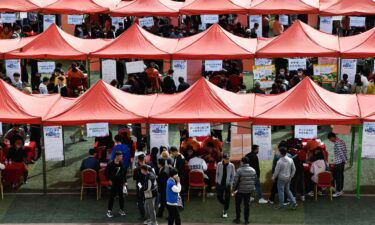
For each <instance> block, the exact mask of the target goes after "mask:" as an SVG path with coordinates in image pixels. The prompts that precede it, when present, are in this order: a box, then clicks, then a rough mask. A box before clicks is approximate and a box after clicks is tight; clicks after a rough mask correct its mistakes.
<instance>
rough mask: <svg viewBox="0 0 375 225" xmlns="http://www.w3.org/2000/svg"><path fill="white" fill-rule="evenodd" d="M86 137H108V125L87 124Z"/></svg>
mask: <svg viewBox="0 0 375 225" xmlns="http://www.w3.org/2000/svg"><path fill="white" fill-rule="evenodd" d="M86 127H87V137H106V136H108V135H109V127H108V123H88V124H86Z"/></svg>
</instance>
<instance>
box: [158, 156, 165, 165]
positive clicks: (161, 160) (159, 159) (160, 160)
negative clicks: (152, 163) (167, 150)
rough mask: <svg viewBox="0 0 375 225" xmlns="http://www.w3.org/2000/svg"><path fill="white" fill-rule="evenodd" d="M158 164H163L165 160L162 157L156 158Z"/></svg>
mask: <svg viewBox="0 0 375 225" xmlns="http://www.w3.org/2000/svg"><path fill="white" fill-rule="evenodd" d="M158 164H159V165H160V166H165V160H164V159H163V158H158Z"/></svg>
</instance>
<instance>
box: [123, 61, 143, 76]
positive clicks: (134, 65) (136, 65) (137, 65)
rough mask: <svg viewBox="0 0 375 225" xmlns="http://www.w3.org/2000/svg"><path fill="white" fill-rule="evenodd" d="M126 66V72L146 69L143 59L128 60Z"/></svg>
mask: <svg viewBox="0 0 375 225" xmlns="http://www.w3.org/2000/svg"><path fill="white" fill-rule="evenodd" d="M125 66H126V72H127V73H128V74H131V73H142V72H144V71H145V64H144V62H143V61H142V60H141V61H135V62H127V63H125Z"/></svg>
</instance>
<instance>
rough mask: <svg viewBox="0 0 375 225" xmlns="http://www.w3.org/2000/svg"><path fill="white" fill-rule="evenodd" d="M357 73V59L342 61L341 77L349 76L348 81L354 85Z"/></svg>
mask: <svg viewBox="0 0 375 225" xmlns="http://www.w3.org/2000/svg"><path fill="white" fill-rule="evenodd" d="M356 73H357V59H341V77H342V75H343V74H348V80H349V82H350V83H352V84H354V78H355V74H356Z"/></svg>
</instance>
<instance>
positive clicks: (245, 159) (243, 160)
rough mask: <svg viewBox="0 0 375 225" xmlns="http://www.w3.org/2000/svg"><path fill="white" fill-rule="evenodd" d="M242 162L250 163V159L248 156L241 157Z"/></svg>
mask: <svg viewBox="0 0 375 225" xmlns="http://www.w3.org/2000/svg"><path fill="white" fill-rule="evenodd" d="M241 162H242V163H243V164H249V159H248V158H247V157H243V158H242V159H241Z"/></svg>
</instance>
